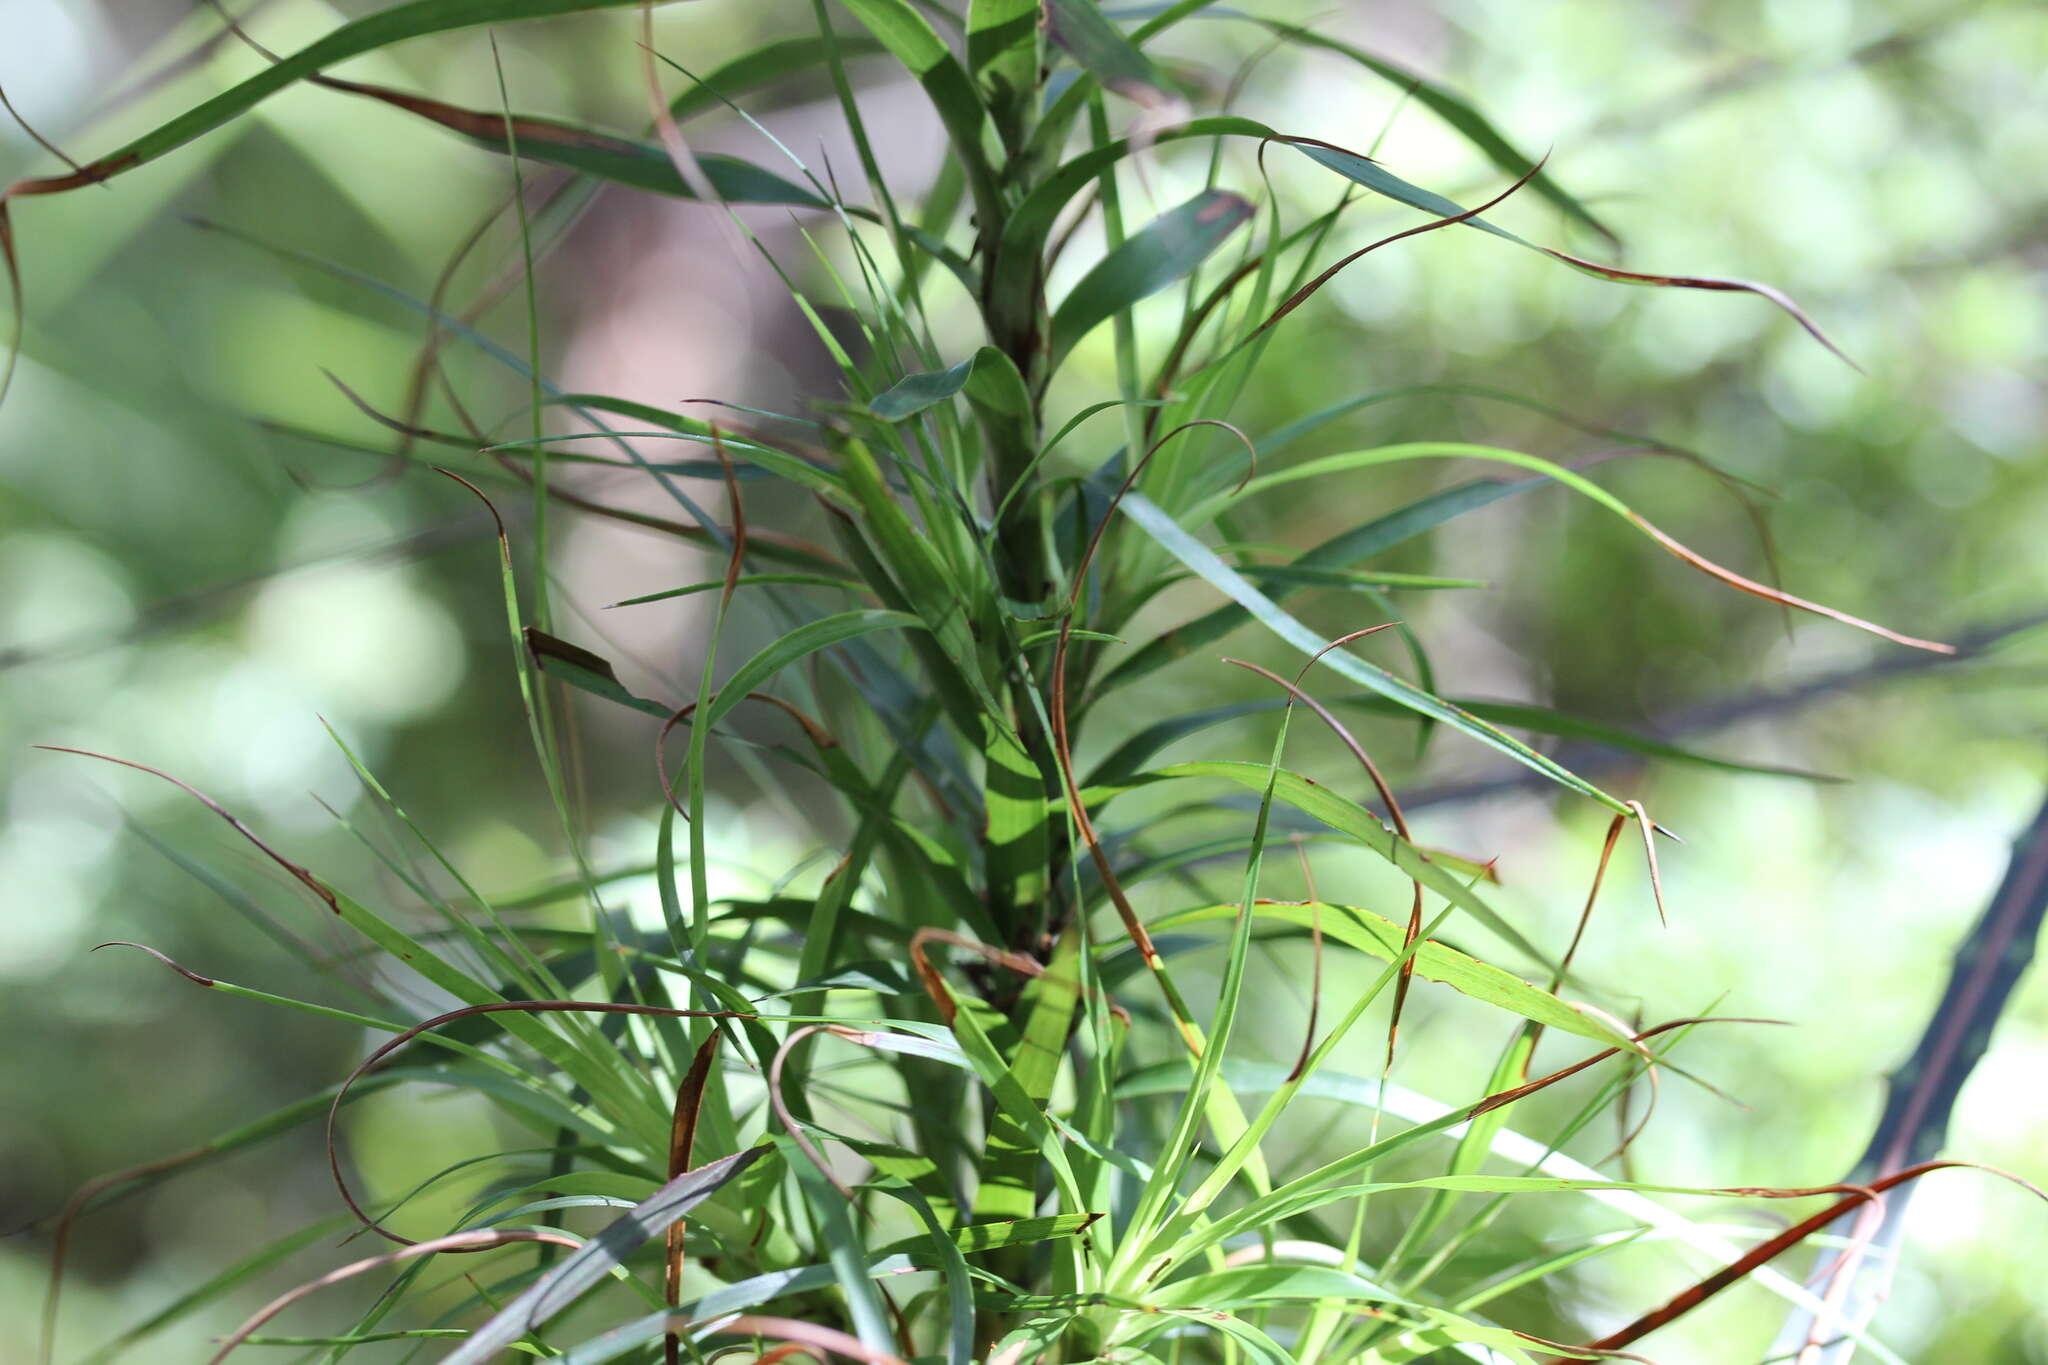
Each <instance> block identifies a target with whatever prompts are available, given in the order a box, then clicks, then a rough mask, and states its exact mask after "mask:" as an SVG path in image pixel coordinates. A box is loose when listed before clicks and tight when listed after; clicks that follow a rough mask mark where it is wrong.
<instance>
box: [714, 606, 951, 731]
mask: <svg viewBox="0 0 2048 1365" xmlns="http://www.w3.org/2000/svg"><path fill="white" fill-rule="evenodd" d="M923 628H924V622H923V621H920V620H919V619H918V618H917V617H915V616H912V615H910V614H909V613H908V612H901V611H875V610H865V611H845V612H840V613H839V614H838V615H836V616H827V617H823V618H822V619H820V620H816V621H809V622H806V623H805V624H803V625H801V626H798V627H797V628H796V629H795V630H792V631H790V632H789V633H788V634H787V635H784V636H783V637H782V638H781V639H779V640H777V641H776V642H775V643H774V644H771V645H769V646H768V647H767V648H765V649H763V650H762V651H761V652H760V653H758V654H756V655H754V657H753V658H751V659H748V660H747V661H746V662H745V663H743V664H741V665H740V666H739V667H738V668H736V669H734V670H733V673H732V676H731V677H729V678H727V679H726V680H725V681H724V682H723V683H722V684H720V685H719V688H718V695H717V696H716V697H715V698H713V699H712V702H711V704H710V705H709V706H707V707H705V708H704V714H703V716H702V718H701V719H700V720H699V721H698V723H699V724H702V725H706V726H712V725H716V724H718V722H719V721H720V720H722V719H723V718H724V717H725V716H726V715H728V714H729V713H730V712H731V711H732V709H733V707H735V706H738V705H739V704H740V703H741V702H742V701H744V700H746V697H747V694H748V693H749V692H752V691H754V690H755V689H756V688H758V687H760V686H761V684H763V683H765V682H767V681H768V680H769V679H770V678H772V677H774V676H775V675H776V674H777V673H780V672H781V671H782V670H783V669H785V668H787V667H789V666H790V665H791V664H793V663H796V662H797V661H798V660H800V659H804V658H808V657H809V656H810V655H813V654H815V653H817V652H818V651H819V650H821V649H830V648H831V647H832V646H833V645H837V644H843V643H845V642H846V641H848V640H855V639H859V638H860V637H861V636H863V635H872V634H874V633H875V632H876V631H878V630H921V629H923Z"/></svg>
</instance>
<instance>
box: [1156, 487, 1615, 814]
mask: <svg viewBox="0 0 2048 1365" xmlns="http://www.w3.org/2000/svg"><path fill="white" fill-rule="evenodd" d="M1118 507H1119V508H1120V509H1121V510H1122V512H1123V514H1124V515H1125V516H1127V517H1129V518H1131V519H1132V520H1133V521H1135V522H1137V523H1138V525H1139V526H1141V527H1143V528H1144V530H1145V533H1146V534H1147V535H1150V536H1151V537H1152V538H1153V539H1154V540H1156V541H1158V542H1159V543H1160V544H1161V545H1162V546H1164V547H1165V548H1166V550H1167V551H1168V553H1170V554H1172V555H1173V557H1174V558H1176V559H1178V560H1179V561H1180V562H1181V563H1183V564H1185V565H1186V566H1187V567H1188V568H1190V569H1193V570H1194V571H1195V572H1196V573H1197V574H1199V575H1200V576H1201V577H1202V578H1204V579H1206V580H1207V581H1208V582H1209V583H1210V584H1211V585H1212V586H1214V587H1215V588H1217V589H1218V590H1220V591H1221V592H1223V593H1224V594H1225V595H1226V596H1229V597H1230V598H1232V599H1234V600H1235V601H1236V602H1237V603H1238V604H1239V605H1240V606H1242V607H1244V608H1245V610H1247V611H1249V612H1250V613H1251V614H1252V616H1253V617H1254V618H1255V619H1257V620H1258V622H1259V623H1260V624H1261V625H1263V626H1265V627H1266V628H1267V629H1268V630H1270V631H1272V632H1273V633H1274V634H1275V635H1278V636H1279V637H1280V638H1281V639H1283V640H1285V641H1287V643H1289V644H1291V645H1293V646H1294V647H1295V648H1297V649H1299V650H1301V651H1302V652H1303V653H1305V654H1309V655H1316V654H1321V655H1322V663H1323V665H1324V666H1325V667H1327V668H1329V669H1330V670H1331V671H1332V672H1334V673H1338V674H1341V675H1342V676H1344V677H1347V678H1349V679H1351V680H1352V681H1353V682H1357V683H1362V684H1364V685H1365V686H1367V687H1369V688H1371V689H1372V690H1373V691H1375V692H1378V693H1379V694H1380V695H1382V696H1385V697H1389V698H1391V699H1393V700H1394V701H1396V702H1399V703H1400V704H1401V705H1403V706H1405V707H1407V708H1408V709H1409V710H1411V711H1415V712H1418V713H1419V714H1421V715H1425V716H1428V717H1430V718H1431V719H1432V720H1438V721H1442V722H1443V723H1444V724H1446V725H1448V726H1450V727H1451V728H1452V729H1454V730H1457V731H1460V732H1461V733H1463V734H1466V735H1470V736H1471V737H1472V738H1474V739H1477V740H1478V741H1480V742H1481V743H1482V744H1487V745H1490V746H1492V747H1493V748H1495V749H1498V750H1500V751H1501V752H1502V753H1504V754H1506V755H1508V757H1510V758H1512V759H1514V760H1515V761H1516V762H1517V763H1521V764H1524V765H1525V766H1527V767H1530V768H1533V769H1535V770H1536V771H1537V772H1539V773H1542V774H1543V775H1544V776H1545V777H1548V778H1549V779H1551V780H1552V781H1553V782H1556V783H1558V784H1559V785H1560V786H1564V787H1568V788H1570V789H1571V790H1573V791H1575V792H1578V793H1579V794H1581V795H1583V796H1590V797H1592V798H1593V799H1594V800H1595V801H1598V802H1599V803H1600V804H1602V805H1603V806H1606V807H1607V808H1608V809H1609V810H1613V811H1626V810H1628V809H1629V807H1628V806H1627V805H1626V804H1625V803H1624V802H1623V801H1622V800H1621V799H1620V798H1618V797H1614V796H1610V795H1608V794H1607V793H1606V792H1604V791H1602V790H1601V789H1600V788H1598V787H1596V786H1594V785H1593V784H1592V783H1590V782H1588V781H1586V779H1584V778H1583V777H1580V776H1579V775H1578V774H1576V773H1574V772H1571V771H1570V770H1568V769H1566V768H1564V767H1561V766H1560V765H1558V764H1557V763H1555V762H1553V761H1552V760H1550V759H1548V758H1545V757H1544V756H1543V755H1542V754H1539V753H1537V752H1536V751H1535V750H1534V749H1532V748H1530V747H1529V746H1528V745H1526V744H1524V743H1522V742H1521V741H1520V740H1518V739H1515V738H1513V737H1512V736H1510V735H1507V734H1504V733H1502V732H1501V731H1499V730H1497V729H1495V728H1494V727H1493V726H1491V725H1488V724H1487V723H1486V722H1485V721H1483V720H1480V719H1479V718H1478V717H1477V716H1474V715H1471V714H1469V713H1467V712H1465V711H1461V710H1459V709H1458V708H1457V707H1455V706H1452V705H1451V704H1450V703H1449V702H1446V701H1444V700H1443V699H1442V698H1440V697H1435V696H1431V695H1430V694H1429V693H1427V692H1425V691H1423V690H1422V689H1421V688H1419V687H1416V686H1415V685H1414V684H1412V683H1408V682H1404V681H1403V680H1401V679H1400V678H1397V677H1395V676H1394V675H1393V674H1391V673H1389V672H1387V671H1386V670H1385V669H1383V668H1379V667H1377V666H1375V665H1373V664H1369V663H1367V662H1366V661H1365V660H1363V659H1361V658H1359V657H1358V656H1357V655H1355V654H1351V653H1349V652H1347V651H1345V650H1342V649H1336V650H1329V652H1327V653H1324V652H1323V651H1325V650H1327V649H1328V647H1329V643H1330V642H1329V641H1328V640H1325V639H1322V638H1321V637H1320V636H1318V635H1317V634H1316V633H1315V632H1314V631H1312V630H1310V629H1309V628H1308V627H1307V626H1305V625H1303V624H1302V623H1301V622H1300V621H1298V620H1296V619H1295V618H1294V617H1292V616H1290V615H1288V614H1287V613H1286V612H1285V611H1283V610H1281V609H1280V607H1279V606H1278V604H1276V603H1275V602H1274V601H1273V600H1272V599H1271V598H1269V597H1267V596H1266V595H1265V594H1264V593H1262V592H1260V591H1259V590H1258V589H1257V588H1255V587H1253V586H1252V585H1251V584H1250V583H1248V582H1246V581H1245V578H1244V576H1243V575H1242V574H1240V573H1238V572H1237V571H1236V570H1234V569H1232V568H1231V567H1230V566H1229V565H1228V564H1225V563H1224V562H1223V561H1222V560H1220V559H1218V558H1217V557H1216V554H1215V552H1214V551H1213V550H1211V549H1210V548H1209V547H1208V546H1206V545H1204V544H1202V542H1201V541H1199V540H1196V539H1195V538H1194V537H1193V536H1191V535H1189V534H1188V533H1187V532H1186V531H1185V530H1183V529H1182V528H1181V526H1180V524H1179V523H1178V522H1176V521H1175V520H1174V519H1173V518H1172V517H1169V516H1168V515H1167V514H1166V513H1165V512H1163V511H1161V510H1160V509H1159V508H1158V507H1157V506H1156V505H1155V504H1154V503H1153V502H1152V501H1151V500H1150V499H1148V498H1146V497H1145V496H1144V495H1143V494H1140V493H1132V494H1129V495H1128V496H1126V497H1125V498H1124V499H1123V501H1122V502H1121V503H1119V504H1118Z"/></svg>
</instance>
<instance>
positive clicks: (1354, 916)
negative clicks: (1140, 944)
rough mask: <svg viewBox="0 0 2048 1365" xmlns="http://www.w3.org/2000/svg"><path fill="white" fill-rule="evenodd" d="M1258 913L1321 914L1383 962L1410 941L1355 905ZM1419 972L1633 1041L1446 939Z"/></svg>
mask: <svg viewBox="0 0 2048 1365" xmlns="http://www.w3.org/2000/svg"><path fill="white" fill-rule="evenodd" d="M1237 910H1238V908H1237V907H1236V906H1234V905H1205V906H1199V907H1196V908H1194V909H1190V910H1177V911H1175V912H1174V913H1172V914H1170V915H1167V916H1165V917H1164V918H1162V919H1157V920H1154V921H1152V922H1151V924H1150V925H1148V926H1147V927H1148V928H1151V929H1156V930H1159V931H1161V932H1165V931H1168V930H1173V929H1185V928H1187V927H1188V926H1189V925H1194V924H1214V923H1219V922H1222V921H1227V920H1230V919H1233V918H1234V917H1235V916H1236V914H1237ZM1252 913H1253V914H1254V915H1255V916H1257V917H1258V918H1259V919H1261V920H1270V921H1275V922H1278V923H1281V924H1292V925H1295V926H1297V927H1299V928H1301V929H1302V930H1304V931H1306V930H1308V929H1309V928H1310V927H1312V926H1313V925H1314V924H1315V923H1317V918H1318V916H1320V922H1321V925H1322V932H1323V936H1324V937H1325V938H1328V939H1333V940H1335V941H1336V942H1338V943H1342V944H1344V945H1345V946H1346V947H1349V948H1355V949H1357V950H1358V951H1359V952H1362V953H1365V954H1367V955H1368V956H1370V957H1376V958H1378V959H1380V960H1381V961H1382V962H1391V961H1393V960H1394V959H1395V958H1397V957H1399V956H1400V955H1401V950H1402V945H1403V944H1404V942H1405V941H1406V939H1407V932H1408V928H1407V926H1406V925H1405V924H1396V923H1395V922H1394V921H1393V920H1390V919H1387V918H1386V917H1384V916H1382V915H1376V914H1374V913H1373V912H1372V911H1370V910H1361V909H1358V908H1356V907H1354V906H1348V905H1326V904H1314V905H1295V904H1274V903H1271V902H1261V903H1260V904H1259V905H1257V906H1255V907H1253V910H1252ZM1415 974H1416V975H1417V976H1420V977H1425V978H1427V979H1428V980H1431V981H1437V982H1441V983H1442V984H1444V985H1446V986H1449V987H1450V988H1451V989H1452V990H1454V991H1457V992H1458V993H1459V994H1461V995H1468V996H1470V997H1472V999H1474V1000H1478V1001H1481V1002H1483V1003H1485V1004H1488V1005H1493V1006H1495V1007H1496V1008H1499V1009H1503V1010H1507V1011H1508V1012H1510V1013H1512V1014H1518V1015H1520V1016H1521V1017H1522V1018H1524V1019H1532V1020H1534V1021H1536V1022H1537V1023H1539V1024H1544V1025H1547V1026H1548V1027H1551V1028H1555V1029H1559V1030H1561V1031H1563V1032H1566V1033H1574V1034H1577V1035H1578V1036H1579V1037H1581V1038H1591V1039H1593V1040H1594V1041H1596V1042H1598V1043H1601V1044H1603V1045H1606V1046H1609V1047H1619V1046H1625V1045H1627V1044H1628V1041H1629V1040H1628V1038H1627V1037H1626V1036H1625V1035H1622V1034H1619V1033H1616V1032H1615V1031H1614V1027H1613V1026H1612V1025H1611V1024H1607V1023H1603V1022H1602V1021H1600V1020H1598V1019H1596V1018H1594V1017H1593V1016H1591V1015H1588V1014H1583V1013H1581V1012H1580V1011H1578V1010H1576V1009H1574V1008H1572V1006H1571V1005H1569V1004H1567V1003H1566V1002H1565V1001H1563V1000H1560V999H1559V998H1558V997H1557V996H1555V995H1552V994H1551V993H1550V992H1549V991H1546V990H1544V989H1543V988H1542V987H1540V986H1536V985H1533V984H1531V983H1530V982H1527V981H1524V980H1523V979H1522V978H1520V977H1518V976H1516V975H1515V974H1514V973H1513V972H1510V971H1506V970H1504V969H1502V968H1500V967H1496V966H1494V965H1492V964H1491V963H1488V962H1482V961H1480V960H1479V959H1478V958H1475V957H1472V956H1470V955H1468V954H1466V953H1461V952H1459V951H1458V950H1457V949H1456V948H1452V947H1449V946H1447V945H1445V944H1442V943H1437V942H1434V941H1429V942H1425V943H1424V944H1423V945H1422V946H1421V947H1420V948H1418V949H1417V950H1416V953H1415Z"/></svg>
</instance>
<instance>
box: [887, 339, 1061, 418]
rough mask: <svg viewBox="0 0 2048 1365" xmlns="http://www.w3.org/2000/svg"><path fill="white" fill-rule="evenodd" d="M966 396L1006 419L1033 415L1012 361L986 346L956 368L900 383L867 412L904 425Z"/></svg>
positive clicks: (1021, 380) (893, 386) (930, 372)
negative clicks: (934, 408)
mask: <svg viewBox="0 0 2048 1365" xmlns="http://www.w3.org/2000/svg"><path fill="white" fill-rule="evenodd" d="M963 391H964V392H965V393H966V394H967V397H968V400H969V401H970V402H972V403H974V404H975V405H976V406H977V407H985V408H989V409H991V410H993V411H995V412H998V413H1000V414H1002V415H1003V416H1006V417H1022V416H1025V415H1026V414H1028V413H1029V412H1030V405H1031V394H1030V391H1029V390H1027V389H1026V388H1025V387H1024V378H1023V376H1022V375H1020V374H1018V373H1017V366H1016V365H1015V363H1013V362H1012V361H1011V359H1010V358H1009V357H1008V356H1006V355H1004V354H1003V353H1002V352H1001V351H998V350H997V349H996V348H995V347H993V346H984V347H982V348H981V349H980V350H978V351H976V352H975V353H974V354H973V355H971V356H969V357H968V358H967V359H965V360H963V361H961V362H960V363H959V364H957V365H949V366H947V367H946V368H945V369H943V370H930V371H927V372H925V373H923V374H913V375H909V376H907V377H906V378H903V379H899V380H898V381H896V383H895V384H894V385H892V386H891V387H889V388H888V389H887V390H885V391H883V392H882V393H879V394H877V395H876V396H875V399H874V401H873V402H871V403H869V404H868V411H869V412H872V413H873V414H874V415H875V416H877V417H879V418H881V419H882V420H883V421H885V422H901V421H903V420H904V419H905V418H907V417H915V416H916V415H917V414H918V413H920V412H923V411H924V410H925V409H926V408H929V407H933V406H936V405H937V404H939V403H943V402H945V401H946V400H947V399H948V398H951V397H952V396H953V395H954V394H956V393H960V392H963Z"/></svg>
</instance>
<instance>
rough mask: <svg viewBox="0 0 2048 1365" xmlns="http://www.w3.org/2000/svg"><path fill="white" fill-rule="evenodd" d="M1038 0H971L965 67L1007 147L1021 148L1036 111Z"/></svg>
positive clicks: (968, 11)
mask: <svg viewBox="0 0 2048 1365" xmlns="http://www.w3.org/2000/svg"><path fill="white" fill-rule="evenodd" d="M1038 16H1039V0H970V3H969V4H968V6H967V66H968V69H969V70H970V71H971V72H972V73H973V74H974V78H975V80H977V81H978V82H980V85H981V92H982V96H983V98H984V99H986V100H987V102H988V113H989V118H990V119H991V120H992V121H993V122H994V123H995V126H996V132H997V134H998V135H999V136H1000V137H1001V138H1002V140H1003V146H1004V147H1005V148H1007V149H1008V150H1009V151H1010V152H1011V153H1013V154H1014V153H1016V152H1018V151H1020V150H1022V148H1023V146H1024V142H1025V139H1026V138H1027V137H1028V136H1029V134H1030V131H1031V124H1032V120H1033V118H1034V117H1035V115H1036V114H1037V112H1038V89H1037V86H1038V68H1039V66H1040V59H1039V55H1038V54H1039V33H1040V30H1039V23H1038Z"/></svg>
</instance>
